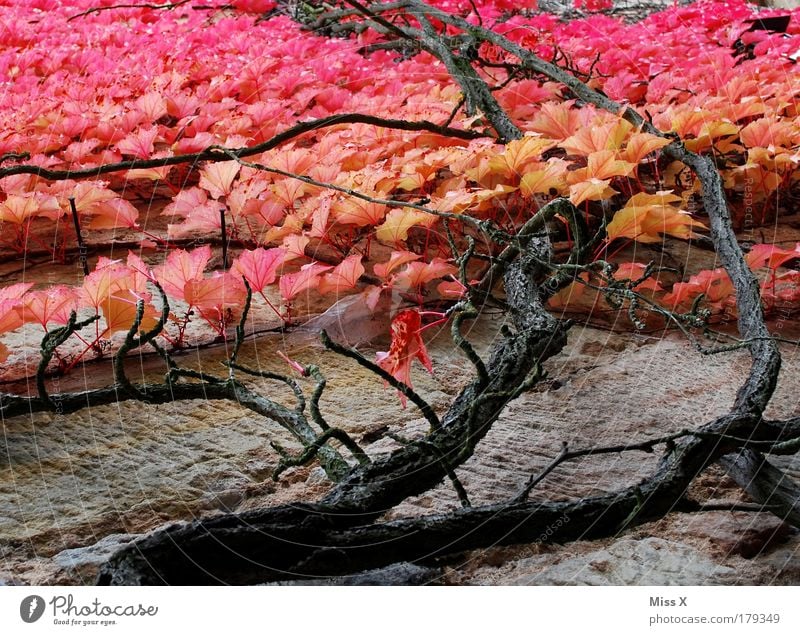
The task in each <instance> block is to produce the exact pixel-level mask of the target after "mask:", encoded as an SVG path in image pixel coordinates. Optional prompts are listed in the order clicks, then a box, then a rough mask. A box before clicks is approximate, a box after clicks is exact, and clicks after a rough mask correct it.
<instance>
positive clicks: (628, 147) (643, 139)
mask: <svg viewBox="0 0 800 635" xmlns="http://www.w3.org/2000/svg"><path fill="white" fill-rule="evenodd" d="M670 143H671V141H670V140H669V139H664V138H663V137H658V136H656V135H652V134H650V133H649V132H637V133H635V134H632V135H631V136H630V138H629V139H628V143H626V144H625V150H623V152H622V154H621V156H622V158H623V159H625V160H626V161H630V162H631V163H641V162H642V161H643V160H644V159H645V158H646V157H647V156H648V155H650V154H652V153H653V152H655V151H656V150H660V149H661V148H663V147H665V146H668V145H669V144H670Z"/></svg>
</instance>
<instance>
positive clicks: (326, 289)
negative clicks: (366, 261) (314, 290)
mask: <svg viewBox="0 0 800 635" xmlns="http://www.w3.org/2000/svg"><path fill="white" fill-rule="evenodd" d="M361 258H362V256H361V255H360V254H353V255H352V256H348V257H347V258H345V259H344V260H342V262H340V263H339V264H338V265H336V267H334V269H333V271H331V272H330V273H326V274H325V275H324V276H322V279H321V280H320V282H319V287H318V290H319V292H320V293H323V294H324V293H330V292H331V291H335V292H337V293H338V292H339V291H345V290H346V289H352V288H353V287H355V286H356V284H358V280H359V278H361V276H363V275H364V271H365V270H364V265H362V264H361Z"/></svg>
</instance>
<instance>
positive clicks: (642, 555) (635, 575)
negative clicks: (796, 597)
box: [0, 315, 800, 584]
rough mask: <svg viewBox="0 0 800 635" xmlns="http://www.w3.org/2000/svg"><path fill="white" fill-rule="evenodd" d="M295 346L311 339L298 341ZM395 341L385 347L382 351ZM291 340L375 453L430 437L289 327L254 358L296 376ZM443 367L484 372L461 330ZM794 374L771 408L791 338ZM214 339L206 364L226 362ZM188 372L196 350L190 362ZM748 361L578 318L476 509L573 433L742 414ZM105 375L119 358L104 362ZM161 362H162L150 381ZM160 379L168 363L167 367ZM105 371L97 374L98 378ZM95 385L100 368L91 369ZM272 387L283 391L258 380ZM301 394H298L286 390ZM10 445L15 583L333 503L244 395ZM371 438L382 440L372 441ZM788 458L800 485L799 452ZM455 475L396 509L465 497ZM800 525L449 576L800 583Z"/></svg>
mask: <svg viewBox="0 0 800 635" xmlns="http://www.w3.org/2000/svg"><path fill="white" fill-rule="evenodd" d="M497 328H498V325H497V324H496V323H494V322H493V321H492V319H491V317H490V316H488V315H486V316H484V318H482V319H481V321H480V322H479V323H478V324H477V325H476V326H475V327H474V328H473V330H472V332H471V333H470V337H471V338H472V339H473V340H474V341H476V342H477V343H478V345H479V346H480V348H482V349H486V348H487V347H488V346H489V345H490V344H491V341H492V339H493V337H494V336H495V334H496V332H497ZM298 344H299V345H301V347H299V348H298V346H297V345H298ZM293 345H295V346H294V349H292V347H293ZM378 348H381V346H380V345H378ZM276 349H281V350H292V351H293V352H292V354H293V355H294V356H295V357H297V358H298V359H300V360H301V361H303V362H306V363H309V362H314V363H317V364H319V365H320V366H321V367H322V368H323V369H324V370H325V373H326V375H327V377H328V379H329V388H328V391H327V392H326V395H325V397H324V398H323V400H322V407H323V409H324V412H325V414H326V417H327V418H328V420H329V421H330V423H332V424H334V425H338V426H341V427H343V428H345V429H347V430H348V431H349V432H350V433H351V434H352V435H353V436H354V437H355V438H356V439H359V440H363V439H365V438H366V439H368V441H365V445H366V447H367V449H368V451H369V452H370V453H373V454H377V453H380V452H388V451H390V450H391V449H393V448H394V447H396V442H395V441H393V440H391V439H389V438H388V437H382V438H377V439H374V438H372V437H375V436H380V435H374V434H371V433H374V432H375V430H376V429H378V428H381V427H382V426H388V427H389V428H390V429H391V430H392V431H394V432H397V433H399V434H401V435H403V436H406V437H409V436H413V435H414V434H416V433H420V432H423V431H424V430H425V422H424V420H422V419H421V418H420V417H418V416H417V415H418V413H417V412H415V411H414V410H413V409H412V408H411V407H409V409H407V410H402V409H401V408H400V406H399V403H398V401H397V399H396V397H395V395H394V391H391V390H384V389H383V388H382V386H381V382H380V381H379V380H377V379H376V378H375V377H373V376H371V375H369V374H368V373H366V372H365V371H363V369H361V368H360V367H358V366H356V365H355V364H354V363H352V362H351V361H349V360H345V359H341V358H339V357H337V356H335V355H332V354H330V353H327V352H324V351H322V350H321V349H319V348H318V347H316V346H311V345H309V344H308V339H307V338H300V342H299V343H298V341H296V340H295V341H293V340H292V339H291V337H288V338H272V339H270V338H261V339H260V340H259V342H258V346H257V347H255V346H251V345H248V346H247V347H246V350H244V351H243V354H244V355H245V358H244V360H243V361H245V363H248V364H250V365H253V366H258V367H261V368H274V369H280V366H279V365H278V364H279V360H277V361H276V356H275V355H274V351H275V350H276ZM431 352H432V354H433V356H434V359H435V369H436V371H435V374H434V376H433V377H430V376H428V375H427V374H425V373H423V372H415V377H414V380H415V383H416V386H417V388H418V389H419V390H420V392H422V393H423V394H424V395H426V396H427V397H428V398H429V400H430V401H431V402H432V404H433V405H434V407H436V408H437V409H438V410H440V411H441V410H442V409H443V408H445V407H446V405H447V404H448V403H449V401H450V400H451V398H452V396H453V395H454V394H455V393H456V392H457V391H458V389H459V386H461V385H462V384H463V383H464V382H465V381H466V380H467V378H468V374H469V368H468V365H467V363H466V362H465V361H464V360H463V358H462V357H461V356H460V354H459V353H458V352H457V351H456V350H454V348H453V346H452V343H451V342H450V341H449V338H448V336H447V334H446V333H444V332H442V333H439V334H436V336H435V337H434V338H433V340H432V341H431ZM784 353H785V364H784V373H783V374H782V380H781V383H780V385H779V388H778V392H777V395H776V398H775V399H774V403H773V405H772V406H771V408H770V411H769V412H768V415H769V416H774V417H778V416H788V415H791V414H797V411H798V409H799V408H798V390H797V380H796V378H797V376H798V366H800V363H799V362H798V359H797V353H796V351H795V350H794V349H792V348H791V347H787V348H786V350H785V351H784ZM222 358H223V352H222V351H214V350H209V351H206V352H205V353H204V355H203V356H202V367H203V368H204V369H205V370H208V371H211V370H216V369H217V368H219V365H218V362H219V360H220V359H222ZM179 361H180V362H181V363H183V364H186V365H189V364H190V363H192V361H193V362H194V365H195V366H196V365H197V363H198V362H197V360H196V359H195V360H190V359H188V358H184V359H181V360H179ZM747 367H748V359H747V356H746V354H745V353H743V352H737V353H730V354H725V355H713V356H701V355H699V354H697V353H695V352H694V351H693V350H692V349H691V347H689V346H688V345H687V344H686V343H685V342H683V341H682V340H679V339H676V338H675V337H674V336H672V335H670V336H665V337H662V336H661V335H660V334H652V335H639V336H631V335H617V334H613V333H609V332H606V331H603V330H596V329H592V328H581V327H575V328H574V329H573V331H572V332H571V335H570V343H569V346H568V348H567V349H565V351H564V352H563V354H562V355H560V356H559V357H557V358H554V359H553V360H551V362H550V363H549V365H548V372H549V377H550V378H549V379H548V380H546V381H545V382H543V383H542V384H541V385H540V386H539V387H537V388H536V389H535V391H533V392H531V393H528V394H526V395H524V396H523V397H522V398H520V399H519V400H517V401H516V402H514V403H512V404H511V405H510V406H509V408H508V409H507V411H506V413H505V414H504V415H503V416H502V418H501V419H500V420H499V421H498V422H497V424H496V425H495V426H494V428H493V429H492V431H491V432H490V433H489V435H488V436H487V437H486V439H485V440H484V441H483V443H482V444H481V445H480V446H479V448H478V452H477V453H476V455H475V456H474V457H473V458H472V459H471V460H470V461H469V462H467V463H466V464H465V465H464V466H463V467H462V468H461V469H460V470H459V476H460V478H461V479H462V481H463V483H464V485H465V487H466V488H467V490H468V492H469V494H470V497H471V499H472V501H473V503H474V504H480V503H485V502H492V501H500V500H504V499H507V498H509V497H511V496H513V495H514V494H516V492H517V491H518V489H519V488H520V487H521V485H522V484H523V483H524V482H525V480H526V479H527V477H528V475H530V474H531V473H535V472H538V471H539V470H541V469H542V468H543V467H544V466H545V465H547V463H548V462H549V461H550V460H551V459H552V457H553V456H555V454H556V453H557V452H558V450H559V448H560V446H561V443H562V442H567V443H568V444H569V445H570V447H573V448H577V447H586V446H591V445H596V444H609V443H619V442H626V441H631V440H635V439H643V438H646V437H649V436H654V435H658V434H663V433H667V432H672V431H677V430H681V429H683V428H687V427H691V426H695V425H698V424H700V423H702V422H705V421H707V420H709V419H711V418H713V417H714V416H715V415H717V414H720V413H722V412H724V411H725V410H726V408H727V407H728V406H729V404H730V403H731V401H732V398H733V395H734V393H735V390H736V387H737V386H738V383H739V382H740V380H741V378H742V377H743V374H744V373H745V372H746V370H747ZM91 368H92V369H93V370H92V372H94V369H96V372H97V374H98V376H99V379H102V378H103V376H107V375H103V374H104V373H107V369H105V368H104V367H103V366H102V365H96V366H92V367H91ZM150 372H156V369H155V367H153V368H152V369H150V368H149V367H147V368H146V371H145V375H147V374H148V373H150ZM159 372H160V371H159ZM89 379H92V380H97V379H98V378H97V377H95V378H89ZM87 380H88V379H87ZM256 383H257V384H258V385H260V386H261V388H262V389H263V390H264V391H265V392H266V393H268V394H269V395H271V396H274V397H275V398H279V396H280V395H284V394H285V392H281V391H282V390H284V389H283V388H282V387H281V385H279V384H275V383H271V382H268V381H266V380H264V381H258V382H256ZM281 398H282V399H285V400H286V402H287V403H288V402H289V400H290V395H289V394H285V397H281ZM3 430H4V437H3V440H2V442H0V447H2V450H3V452H2V454H0V556H1V557H2V559H0V581H2V582H5V583H26V584H47V583H66V584H86V583H91V582H92V580H93V578H94V575H95V573H96V570H97V566H98V565H99V563H100V562H102V561H103V560H104V559H105V558H106V557H107V555H108V554H109V553H110V552H111V551H113V549H114V548H116V546H118V545H122V544H124V543H125V542H126V541H128V540H130V539H131V536H130V534H138V533H142V532H145V531H148V530H150V529H153V528H155V527H157V526H159V525H162V524H163V523H165V522H167V521H179V520H190V519H192V518H196V517H198V516H205V515H209V514H214V513H218V512H220V511H230V510H245V509H251V508H254V507H258V506H265V505H273V504H277V503H281V502H287V501H292V500H313V499H316V498H318V497H320V496H321V495H322V494H323V493H324V492H325V491H326V489H327V487H328V484H327V481H326V480H325V478H324V474H323V473H322V472H321V470H320V468H315V467H313V466H311V467H304V468H293V469H291V470H289V471H287V472H286V473H285V474H284V475H283V477H282V479H281V481H280V482H278V483H274V482H273V481H272V480H271V479H270V473H271V471H272V470H273V469H274V467H275V466H276V464H277V457H276V455H275V453H274V451H273V450H272V449H271V448H270V446H269V442H270V441H271V440H278V441H280V442H281V443H282V444H284V445H286V446H287V447H289V448H292V447H296V446H293V444H292V442H291V440H290V439H289V435H288V433H286V432H285V431H284V430H283V429H281V428H280V427H278V426H277V425H275V424H273V423H271V422H269V421H264V420H260V419H256V418H255V416H254V415H252V413H250V412H248V411H244V410H242V409H240V408H238V407H237V406H236V405H235V404H233V403H223V402H201V401H195V402H185V403H179V404H174V405H170V406H157V407H156V406H148V405H144V404H138V403H122V404H119V406H117V407H104V408H93V409H91V410H85V411H83V412H81V413H78V414H76V415H71V416H69V417H63V416H62V417H59V416H55V415H48V414H37V415H33V416H31V417H18V418H15V419H8V420H5V421H4V422H3ZM365 435H367V436H366V437H365ZM656 460H657V456H652V455H647V454H634V453H628V454H624V455H606V456H604V457H602V458H586V459H583V460H579V461H575V462H573V463H568V464H565V465H563V466H562V467H559V468H558V469H557V470H555V471H554V472H553V473H552V474H551V475H550V476H549V477H548V478H547V479H545V481H544V482H542V483H541V484H540V485H539V486H538V487H537V488H536V490H534V492H533V494H532V496H533V497H540V498H547V499H556V498H569V497H577V496H583V495H587V494H593V493H600V492H607V491H610V490H612V489H616V488H618V487H621V486H624V485H628V484H632V483H635V482H636V481H637V480H638V479H640V478H642V477H643V476H644V475H645V474H647V473H648V472H649V470H651V469H652V468H653V466H654V464H655V461H656ZM782 465H783V466H784V467H786V468H787V469H788V471H789V473H791V474H793V475H794V476H795V477H798V478H800V461H798V460H797V459H796V458H794V459H791V460H789V459H784V460H783V461H782ZM694 495H695V496H696V497H697V498H698V499H701V500H715V501H720V500H743V498H742V496H741V494H740V493H739V491H738V490H737V489H736V487H735V486H734V485H733V484H732V483H731V482H729V481H727V480H726V479H725V478H724V476H723V475H722V473H721V471H712V472H710V473H708V474H707V475H704V476H703V477H701V478H700V479H699V480H698V482H697V483H696V485H695V491H694ZM457 505H458V501H457V499H456V496H455V494H454V492H453V490H452V487H450V486H449V485H447V484H443V485H441V486H440V487H438V488H436V489H435V490H433V491H431V492H429V493H427V494H425V495H424V496H421V497H418V498H415V499H412V500H408V501H406V502H405V503H403V504H402V505H400V506H399V507H398V508H397V509H395V510H392V511H391V512H390V513H389V514H388V515H387V516H388V517H390V518H395V517H399V516H403V515H411V514H424V513H430V512H433V511H441V510H446V509H452V508H455V507H456V506H457ZM799 546H800V536H799V535H798V534H797V533H796V532H794V531H793V530H791V529H790V528H788V527H787V526H786V525H784V524H783V523H781V522H780V520H779V519H777V518H775V517H773V516H771V515H769V514H752V513H743V512H738V513H735V514H730V513H724V512H713V513H706V514H702V515H699V514H696V515H687V514H675V515H672V516H670V517H668V518H666V519H664V520H662V521H659V522H657V523H650V524H647V525H644V526H642V527H639V528H637V529H635V530H633V531H630V532H626V533H625V534H623V535H621V536H619V537H618V538H617V539H615V540H610V539H609V540H603V541H593V542H588V541H582V542H576V543H572V544H569V545H565V546H558V545H551V544H544V545H534V546H519V547H506V548H496V549H490V550H487V551H483V552H480V553H471V554H466V555H465V556H463V557H462V558H457V559H453V561H452V562H451V563H450V564H448V565H447V567H445V569H444V570H443V571H442V572H441V576H440V577H439V578H436V577H431V578H430V581H431V582H435V581H437V580H441V581H446V582H456V583H461V584H706V583H715V584H717V583H726V584H729V583H740V584H761V583H778V584H791V583H800V565H798V564H797V562H795V561H793V560H792V559H791V555H792V553H793V552H794V551H796V550H797V548H798V547H799Z"/></svg>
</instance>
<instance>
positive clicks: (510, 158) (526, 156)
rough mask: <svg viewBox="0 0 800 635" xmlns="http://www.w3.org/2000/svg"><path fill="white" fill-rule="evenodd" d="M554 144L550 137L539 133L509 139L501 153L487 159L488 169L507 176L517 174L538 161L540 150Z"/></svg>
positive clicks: (542, 150)
mask: <svg viewBox="0 0 800 635" xmlns="http://www.w3.org/2000/svg"><path fill="white" fill-rule="evenodd" d="M554 145H555V142H554V141H553V140H552V139H545V138H543V137H541V136H539V135H526V136H524V137H522V139H516V140H514V141H509V142H508V143H507V144H506V146H505V149H504V150H503V152H502V153H500V154H497V155H495V156H493V157H491V158H490V159H489V165H488V167H489V170H490V171H491V172H494V173H497V174H501V175H503V176H505V177H507V178H513V177H516V176H519V175H520V174H522V173H523V172H524V170H525V167H526V166H528V165H530V164H531V163H534V162H536V161H538V160H539V158H540V157H541V156H542V152H544V151H545V150H549V149H550V148H552V147H553V146H554Z"/></svg>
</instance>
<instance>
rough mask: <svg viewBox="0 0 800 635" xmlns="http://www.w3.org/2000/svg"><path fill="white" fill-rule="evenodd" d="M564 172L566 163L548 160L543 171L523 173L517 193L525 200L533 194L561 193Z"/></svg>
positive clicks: (563, 184)
mask: <svg viewBox="0 0 800 635" xmlns="http://www.w3.org/2000/svg"><path fill="white" fill-rule="evenodd" d="M566 172H567V162H566V161H564V160H563V159H550V161H548V162H547V164H546V165H545V167H544V169H541V170H534V171H532V172H526V173H525V175H524V176H523V177H522V180H521V181H520V183H519V191H520V193H521V194H522V195H523V196H524V197H526V198H527V197H529V196H531V195H533V194H549V193H550V190H557V191H558V192H561V191H562V190H563V189H564V188H565V187H566V181H565V176H566Z"/></svg>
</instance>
